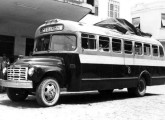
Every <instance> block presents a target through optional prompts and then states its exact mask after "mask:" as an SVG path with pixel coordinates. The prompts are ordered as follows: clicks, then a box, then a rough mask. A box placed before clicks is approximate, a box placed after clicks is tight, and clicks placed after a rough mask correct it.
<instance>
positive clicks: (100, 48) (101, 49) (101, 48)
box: [98, 36, 111, 52]
mask: <svg viewBox="0 0 165 120" xmlns="http://www.w3.org/2000/svg"><path fill="white" fill-rule="evenodd" d="M100 38H106V39H107V41H108V44H107V45H108V47H107V48H104V47H100V41H101V40H102V42H103V41H106V39H104V40H103V39H100ZM107 41H106V42H107ZM98 44H99V49H98V50H99V51H100V52H110V51H111V47H110V45H111V44H110V38H109V37H107V36H99V37H98ZM105 49H108V50H107V51H106V50H105Z"/></svg>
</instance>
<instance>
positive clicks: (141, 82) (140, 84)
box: [138, 80, 146, 93]
mask: <svg viewBox="0 0 165 120" xmlns="http://www.w3.org/2000/svg"><path fill="white" fill-rule="evenodd" d="M145 89H146V86H145V83H144V81H142V80H140V81H139V84H138V90H139V92H140V93H143V92H145Z"/></svg>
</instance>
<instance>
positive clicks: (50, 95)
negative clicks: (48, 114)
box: [44, 83, 56, 102]
mask: <svg viewBox="0 0 165 120" xmlns="http://www.w3.org/2000/svg"><path fill="white" fill-rule="evenodd" d="M44 96H45V99H46V101H48V102H51V101H52V100H53V99H54V98H55V96H56V88H55V85H54V84H51V83H49V84H47V85H46V86H45V89H44Z"/></svg>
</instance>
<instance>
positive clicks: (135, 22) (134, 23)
mask: <svg viewBox="0 0 165 120" xmlns="http://www.w3.org/2000/svg"><path fill="white" fill-rule="evenodd" d="M132 24H133V25H134V26H135V27H136V28H139V29H140V17H137V18H132Z"/></svg>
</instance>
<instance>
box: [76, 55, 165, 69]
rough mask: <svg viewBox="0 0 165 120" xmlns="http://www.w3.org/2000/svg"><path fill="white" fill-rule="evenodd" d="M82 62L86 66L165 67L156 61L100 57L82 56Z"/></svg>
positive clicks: (159, 61)
mask: <svg viewBox="0 0 165 120" xmlns="http://www.w3.org/2000/svg"><path fill="white" fill-rule="evenodd" d="M79 57H80V62H81V63H86V64H109V65H112V64H114V65H124V64H125V65H140V66H165V61H163V60H154V59H140V58H125V59H124V57H112V56H99V55H85V54H80V55H79Z"/></svg>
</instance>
